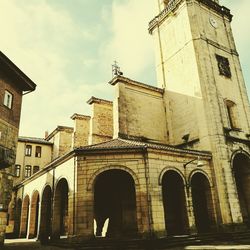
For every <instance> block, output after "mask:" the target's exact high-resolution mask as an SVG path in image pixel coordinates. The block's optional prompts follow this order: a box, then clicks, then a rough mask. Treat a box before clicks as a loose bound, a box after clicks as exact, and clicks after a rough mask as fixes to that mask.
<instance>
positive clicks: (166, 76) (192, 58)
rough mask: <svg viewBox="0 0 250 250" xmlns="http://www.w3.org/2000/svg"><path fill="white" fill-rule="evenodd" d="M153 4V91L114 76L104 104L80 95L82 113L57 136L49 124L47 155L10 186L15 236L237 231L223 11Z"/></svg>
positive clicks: (236, 147)
mask: <svg viewBox="0 0 250 250" xmlns="http://www.w3.org/2000/svg"><path fill="white" fill-rule="evenodd" d="M158 6H159V12H160V13H159V15H158V16H156V17H155V18H154V19H153V20H152V21H151V22H150V23H149V32H150V33H151V34H152V35H153V38H154V40H155V44H156V68H157V76H158V87H152V86H149V85H146V84H144V83H140V82H138V81H134V80H131V79H129V78H126V77H124V76H121V75H116V76H115V77H114V78H113V79H112V80H111V81H110V82H109V84H111V85H112V86H114V88H115V93H116V95H115V98H114V101H113V102H111V101H107V100H103V99H99V98H96V97H92V98H91V99H90V100H89V101H88V103H89V104H90V105H92V115H91V117H88V116H84V115H79V114H75V115H73V117H72V119H73V120H74V122H75V128H74V131H73V129H70V128H68V129H66V130H67V133H66V134H67V135H68V136H66V137H65V138H67V139H65V140H63V141H60V139H59V138H60V136H59V134H58V133H59V132H61V128H59V127H58V129H57V130H55V132H53V133H52V135H51V136H48V137H47V140H49V141H51V142H52V141H53V143H54V146H53V147H54V149H55V153H54V154H53V155H54V156H53V161H52V162H51V163H49V164H48V165H47V166H45V168H44V169H42V170H41V171H40V172H38V173H36V174H34V175H33V176H32V177H30V178H28V179H26V180H24V181H23V182H22V183H20V184H19V185H17V186H16V189H15V195H14V196H15V197H16V203H17V204H19V208H18V209H16V212H15V215H16V218H17V219H16V220H15V232H16V235H17V236H18V235H19V236H21V237H29V238H31V237H38V238H40V239H41V240H45V239H48V237H49V236H50V237H51V239H58V238H60V236H68V237H69V238H71V237H72V238H74V239H76V240H78V239H89V238H93V237H94V236H96V237H100V236H107V237H111V238H122V237H159V236H166V235H183V234H190V233H208V232H218V231H227V230H230V231H233V230H239V229H240V230H243V229H246V228H247V227H248V228H249V226H250V205H249V204H250V200H249V190H250V182H249V179H250V168H249V166H250V148H249V146H250V140H249V137H250V131H249V121H250V119H249V118H250V117H249V111H250V110H249V102H248V98H247V93H246V88H245V84H244V80H243V76H242V71H241V68H240V64H239V58H238V54H237V51H236V48H235V44H234V41H233V35H232V31H231V28H230V22H231V20H232V15H231V14H230V10H228V9H227V8H225V7H222V6H220V5H219V1H212V0H171V1H165V0H164V1H162V0H158ZM64 132H66V131H64ZM52 138H53V139H52ZM87 138H89V139H88V143H87ZM61 143H62V145H61ZM56 145H57V146H56ZM60 148H61V149H62V151H60ZM59 152H62V153H59ZM44 211H47V212H46V213H45V212H44ZM20 217H21V220H20V219H18V218H20Z"/></svg>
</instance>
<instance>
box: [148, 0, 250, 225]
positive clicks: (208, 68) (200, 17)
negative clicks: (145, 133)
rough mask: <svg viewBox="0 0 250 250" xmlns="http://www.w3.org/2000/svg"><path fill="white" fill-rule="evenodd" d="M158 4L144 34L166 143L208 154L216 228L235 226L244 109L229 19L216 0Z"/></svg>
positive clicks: (246, 128)
mask: <svg viewBox="0 0 250 250" xmlns="http://www.w3.org/2000/svg"><path fill="white" fill-rule="evenodd" d="M156 1H157V4H158V9H159V14H158V16H156V17H155V18H154V19H153V20H152V21H151V22H150V23H149V32H150V34H152V36H153V39H154V41H155V45H156V50H155V51H156V70H157V79H158V86H159V87H161V88H164V89H165V97H164V98H165V104H166V111H167V124H166V126H167V130H168V134H169V143H170V144H174V145H178V146H180V147H191V148H194V149H199V150H209V151H211V152H212V155H213V161H212V163H211V164H212V168H213V171H214V177H215V178H214V180H213V185H215V186H216V189H217V193H218V197H215V199H217V211H218V214H220V215H219V216H218V224H221V225H224V226H226V225H230V224H241V223H242V221H243V218H242V210H243V209H242V206H241V204H240V201H239V196H240V195H239V190H238V192H237V187H236V183H235V176H234V173H233V170H232V158H233V155H234V152H236V151H238V150H242V151H244V152H246V154H249V153H250V150H249V145H250V141H249V138H250V110H249V101H248V97H247V92H246V87H245V83H244V79H243V75H242V70H241V65H240V61H239V55H238V53H237V50H236V47H235V43H234V38H233V34H232V30H231V21H232V15H231V13H230V10H229V9H228V8H226V7H224V6H221V5H220V3H219V1H218V0H156ZM248 188H250V187H248ZM249 190H250V189H249ZM249 204H250V200H249ZM248 209H249V213H248V216H250V205H249V208H248ZM245 210H246V209H245Z"/></svg>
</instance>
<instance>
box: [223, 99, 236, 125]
mask: <svg viewBox="0 0 250 250" xmlns="http://www.w3.org/2000/svg"><path fill="white" fill-rule="evenodd" d="M225 103H226V109H227V116H228V120H229V125H230V128H232V129H237V128H238V126H237V119H236V104H235V103H234V102H232V101H230V100H226V101H225Z"/></svg>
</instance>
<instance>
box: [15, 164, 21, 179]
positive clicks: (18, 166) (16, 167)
mask: <svg viewBox="0 0 250 250" xmlns="http://www.w3.org/2000/svg"><path fill="white" fill-rule="evenodd" d="M20 174H21V166H20V165H16V166H15V176H16V177H20Z"/></svg>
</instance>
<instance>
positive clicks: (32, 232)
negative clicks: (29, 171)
mask: <svg viewBox="0 0 250 250" xmlns="http://www.w3.org/2000/svg"><path fill="white" fill-rule="evenodd" d="M30 205H31V206H30V223H29V238H35V237H37V232H38V217H39V205H40V195H39V192H38V191H37V190H35V191H33V193H32V196H31V204H30Z"/></svg>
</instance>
